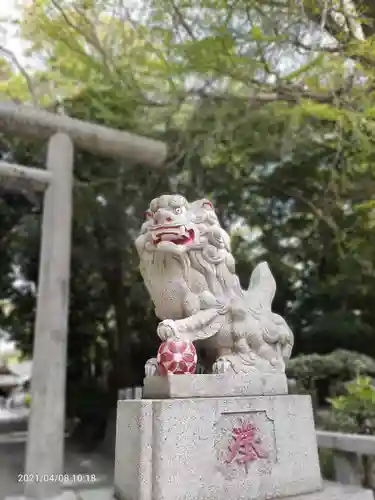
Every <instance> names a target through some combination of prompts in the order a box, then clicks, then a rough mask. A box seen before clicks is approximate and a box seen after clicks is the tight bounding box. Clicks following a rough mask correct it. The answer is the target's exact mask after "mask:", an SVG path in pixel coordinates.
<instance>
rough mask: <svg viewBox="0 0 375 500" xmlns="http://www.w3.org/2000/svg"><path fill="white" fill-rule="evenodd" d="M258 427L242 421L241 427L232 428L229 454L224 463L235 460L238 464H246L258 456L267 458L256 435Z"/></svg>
mask: <svg viewBox="0 0 375 500" xmlns="http://www.w3.org/2000/svg"><path fill="white" fill-rule="evenodd" d="M257 432H258V429H257V428H256V427H255V426H254V425H253V424H245V423H243V424H242V425H241V427H234V428H233V430H232V437H233V441H232V442H231V443H230V445H229V447H228V448H229V454H228V457H227V459H226V460H225V463H227V464H230V463H232V462H233V461H236V462H237V463H238V464H243V465H245V467H246V472H247V464H248V463H249V462H252V461H253V460H258V459H259V458H267V457H268V454H267V453H266V452H265V451H264V450H263V449H262V447H261V439H260V438H259V437H258V436H257Z"/></svg>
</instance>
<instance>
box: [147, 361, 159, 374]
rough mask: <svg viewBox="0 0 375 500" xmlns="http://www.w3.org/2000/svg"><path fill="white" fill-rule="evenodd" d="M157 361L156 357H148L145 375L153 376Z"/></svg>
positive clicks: (155, 372)
mask: <svg viewBox="0 0 375 500" xmlns="http://www.w3.org/2000/svg"><path fill="white" fill-rule="evenodd" d="M158 368H159V365H158V362H157V359H156V358H150V359H149V360H148V361H147V363H146V364H145V375H146V377H153V376H154V375H157V374H158Z"/></svg>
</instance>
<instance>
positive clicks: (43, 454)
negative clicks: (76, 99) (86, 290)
mask: <svg viewBox="0 0 375 500" xmlns="http://www.w3.org/2000/svg"><path fill="white" fill-rule="evenodd" d="M0 131H3V132H8V133H9V132H11V133H13V134H15V135H17V136H19V137H28V138H30V137H37V138H41V139H45V140H48V153H47V161H46V167H47V169H46V170H42V169H36V168H32V167H30V166H22V165H15V164H10V163H7V162H3V161H1V162H0V183H1V184H3V185H4V184H5V185H6V183H7V182H9V181H10V182H11V184H12V187H16V188H17V184H18V186H19V187H25V185H27V186H28V188H30V189H33V190H35V191H41V192H44V210H43V222H42V241H41V255H40V268H39V280H38V295H37V312H36V324H35V337H34V350H33V371H32V383H31V386H32V388H31V390H32V407H31V416H30V422H29V433H28V441H27V450H26V464H25V473H26V474H28V475H29V476H28V478H29V479H31V478H33V479H34V480H33V481H28V482H26V483H25V487H24V495H25V497H26V498H35V499H47V498H54V497H58V496H59V495H60V493H61V483H60V482H59V481H56V480H46V481H45V480H43V478H48V477H49V478H51V477H52V478H54V479H58V478H59V475H60V477H61V475H62V474H63V472H64V417H65V383H66V382H65V381H66V356H67V333H68V308H69V304H68V303H69V278H70V254H71V226H72V186H73V157H74V145H76V146H77V147H78V148H81V149H84V150H86V151H89V152H91V153H96V154H98V155H101V156H107V157H112V158H117V159H125V160H130V161H132V162H135V163H139V164H143V165H148V166H151V167H156V168H162V167H163V165H164V162H165V160H166V157H167V147H166V145H165V144H164V143H162V142H160V141H155V140H152V139H147V138H144V137H140V136H138V135H134V134H130V133H127V132H122V131H119V130H114V129H110V128H107V127H103V126H99V125H94V124H92V123H87V122H83V121H80V120H76V119H73V118H69V117H67V116H61V115H55V114H52V113H49V112H47V111H41V110H37V109H35V108H31V107H27V106H19V105H15V104H13V103H10V102H2V103H0Z"/></svg>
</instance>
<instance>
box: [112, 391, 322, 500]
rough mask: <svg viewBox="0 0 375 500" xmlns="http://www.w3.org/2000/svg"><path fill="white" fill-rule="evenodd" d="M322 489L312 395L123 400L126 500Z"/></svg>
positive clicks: (259, 499) (272, 495) (222, 498)
mask: <svg viewBox="0 0 375 500" xmlns="http://www.w3.org/2000/svg"><path fill="white" fill-rule="evenodd" d="M321 487H322V482H321V476H320V470H319V461H318V453H317V446H316V438H315V428H314V421H313V416H312V409H311V401H310V397H309V396H292V395H290V396H288V395H285V396H256V397H231V398H195V399H174V400H167V399H164V400H140V401H119V404H118V413H117V436H116V463H115V494H116V497H117V498H118V499H119V500H228V499H230V500H266V499H267V500H270V499H276V498H285V497H288V496H293V495H303V494H307V493H312V492H316V491H319V490H320V489H321ZM313 500H315V499H313Z"/></svg>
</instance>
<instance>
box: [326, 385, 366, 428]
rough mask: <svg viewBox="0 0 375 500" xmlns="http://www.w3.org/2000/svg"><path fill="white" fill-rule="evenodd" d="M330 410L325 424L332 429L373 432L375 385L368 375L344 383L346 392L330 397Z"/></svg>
mask: <svg viewBox="0 0 375 500" xmlns="http://www.w3.org/2000/svg"><path fill="white" fill-rule="evenodd" d="M329 402H330V403H331V405H332V412H331V413H330V415H329V416H328V418H327V419H326V421H325V426H326V427H328V428H331V429H333V430H341V431H344V432H355V433H358V434H374V433H375V387H374V385H373V381H372V379H371V378H370V377H357V378H356V379H355V381H353V382H349V383H348V384H347V385H346V394H345V395H341V396H338V397H336V398H333V399H330V400H329Z"/></svg>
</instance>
